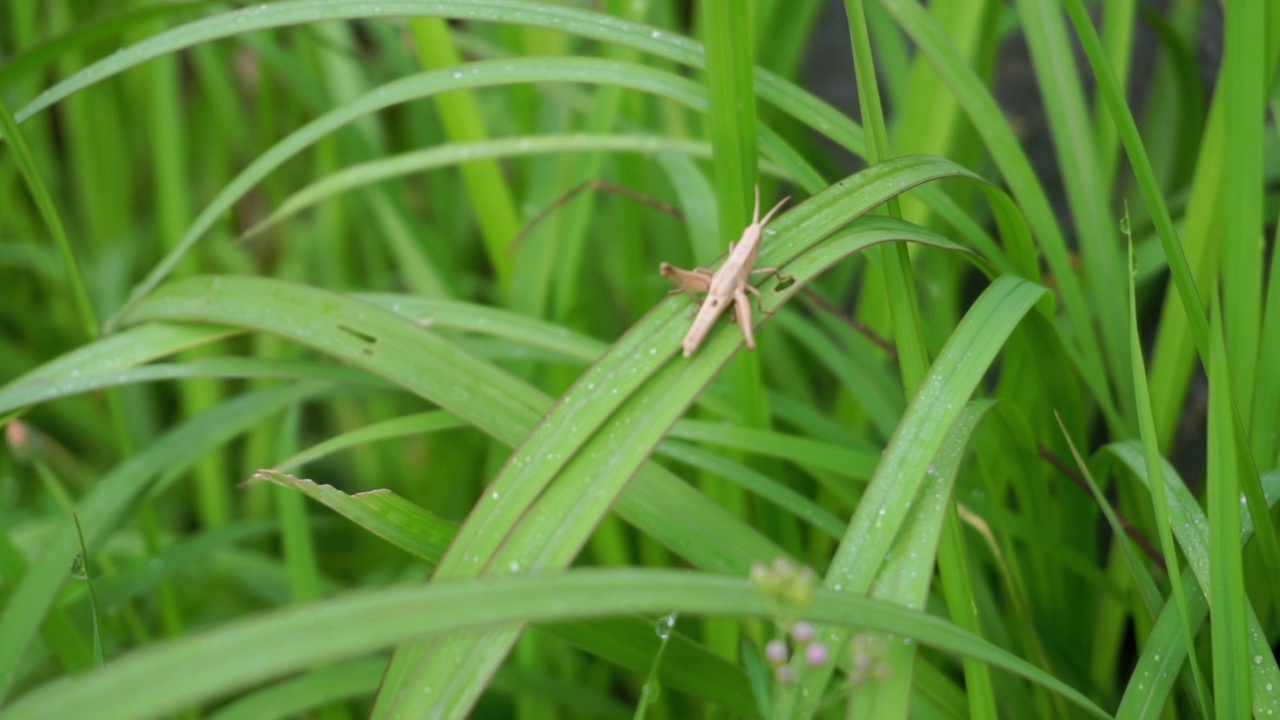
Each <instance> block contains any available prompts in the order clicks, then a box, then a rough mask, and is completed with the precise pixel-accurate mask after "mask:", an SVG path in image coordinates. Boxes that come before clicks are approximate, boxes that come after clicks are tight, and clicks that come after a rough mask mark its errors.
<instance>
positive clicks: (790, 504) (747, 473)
mask: <svg viewBox="0 0 1280 720" xmlns="http://www.w3.org/2000/svg"><path fill="white" fill-rule="evenodd" d="M658 454H659V455H661V456H663V457H668V458H671V459H673V460H678V461H680V462H682V463H684V464H686V465H689V466H691V467H695V468H697V469H699V470H701V471H703V472H706V473H711V474H713V475H717V476H719V477H722V478H724V479H725V480H728V481H729V482H731V483H734V484H735V485H737V486H739V487H741V488H743V489H744V490H746V491H747V492H749V493H751V494H753V495H755V496H757V497H759V498H762V499H764V500H768V501H769V502H771V503H773V504H774V505H777V506H778V507H780V508H782V509H784V510H786V511H787V512H788V513H790V514H792V515H794V516H795V517H796V518H798V519H800V520H803V521H805V522H807V523H809V524H810V525H812V526H813V527H814V528H816V529H817V530H820V531H822V532H823V533H825V534H827V535H829V536H831V537H833V538H838V537H840V535H841V533H843V532H844V522H843V521H842V520H840V519H839V518H838V517H836V516H835V515H834V514H832V513H831V512H830V511H828V510H827V509H826V508H824V507H822V506H821V505H819V504H818V503H815V502H813V501H812V500H810V499H809V498H807V497H805V496H804V495H802V494H800V493H798V492H796V491H795V490H792V489H791V488H789V487H787V486H786V485H783V484H782V483H781V482H779V481H777V480H775V479H773V478H770V477H767V476H765V475H764V474H763V473H759V472H756V471H755V470H752V469H751V468H749V467H747V466H745V465H742V464H740V463H737V462H734V461H733V460H730V459H728V458H726V457H724V456H722V455H718V454H716V453H713V452H710V451H707V450H703V449H702V448H700V447H697V446H696V445H692V444H688V443H683V442H679V441H676V440H671V439H670V436H669V437H668V439H667V440H666V441H664V442H663V443H662V445H661V446H659V448H658Z"/></svg>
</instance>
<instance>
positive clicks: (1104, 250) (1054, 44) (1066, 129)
mask: <svg viewBox="0 0 1280 720" xmlns="http://www.w3.org/2000/svg"><path fill="white" fill-rule="evenodd" d="M1018 11H1019V16H1020V18H1021V20H1022V30H1023V33H1024V34H1025V36H1026V38H1027V45H1028V47H1029V49H1030V50H1031V59H1032V63H1033V65H1034V67H1035V71H1036V74H1037V76H1038V79H1039V82H1038V83H1037V86H1038V88H1039V92H1040V97H1041V99H1042V100H1043V101H1044V104H1045V111H1046V112H1045V115H1046V118H1047V119H1048V122H1049V130H1050V135H1051V137H1052V139H1053V145H1054V149H1055V150H1056V151H1057V152H1056V156H1057V161H1058V162H1057V164H1058V167H1059V168H1060V172H1061V174H1062V180H1063V185H1064V186H1065V189H1066V196H1067V201H1068V204H1069V206H1070V208H1071V217H1072V221H1073V225H1074V226H1075V232H1076V237H1077V238H1078V241H1079V247H1080V256H1081V260H1082V264H1083V266H1084V267H1083V270H1084V273H1083V275H1084V277H1085V278H1086V279H1087V282H1088V285H1087V287H1086V288H1085V292H1086V293H1087V294H1088V296H1089V306H1090V308H1091V310H1092V314H1093V317H1095V318H1096V321H1095V322H1096V324H1097V326H1098V327H1099V328H1100V329H1101V333H1100V334H1101V339H1102V341H1103V348H1104V350H1105V352H1106V359H1107V361H1108V367H1109V369H1110V371H1111V378H1112V381H1113V382H1114V383H1115V386H1116V387H1118V388H1127V387H1130V386H1131V385H1132V382H1131V380H1130V378H1129V372H1130V368H1129V358H1128V355H1129V345H1128V341H1127V338H1126V332H1125V325H1124V319H1123V317H1121V316H1120V315H1119V314H1116V313H1108V312H1106V309H1107V308H1109V307H1112V306H1114V304H1115V303H1116V302H1118V301H1119V299H1120V298H1122V297H1123V296H1124V287H1125V275H1124V269H1125V266H1124V259H1123V255H1122V254H1121V252H1120V244H1119V243H1118V242H1117V238H1118V235H1117V232H1118V227H1117V224H1116V221H1115V216H1114V215H1113V213H1112V212H1111V206H1110V202H1109V201H1110V198H1109V197H1108V196H1107V195H1106V189H1107V188H1108V187H1110V185H1109V184H1108V183H1107V181H1106V178H1105V177H1104V176H1103V174H1102V163H1101V160H1100V158H1099V157H1098V148H1097V146H1096V140H1095V138H1094V135H1093V129H1092V127H1091V126H1090V123H1089V117H1088V113H1087V111H1088V107H1089V106H1088V103H1086V102H1085V97H1084V90H1083V88H1082V87H1081V83H1080V76H1079V74H1078V73H1077V72H1076V64H1075V62H1074V59H1073V48H1072V46H1071V43H1070V41H1069V38H1068V37H1067V30H1066V27H1065V22H1064V20H1063V17H1062V10H1061V8H1059V7H1058V5H1057V4H1056V3H1054V4H1049V3H1041V2H1035V0H1019V2H1018ZM1130 400H1131V398H1128V397H1124V396H1122V397H1121V398H1120V399H1119V402H1118V404H1119V405H1120V406H1121V407H1122V408H1125V410H1123V415H1124V417H1125V420H1126V429H1131V428H1132V426H1133V419H1132V412H1131V411H1130V410H1128V408H1129V407H1130V406H1129V402H1130Z"/></svg>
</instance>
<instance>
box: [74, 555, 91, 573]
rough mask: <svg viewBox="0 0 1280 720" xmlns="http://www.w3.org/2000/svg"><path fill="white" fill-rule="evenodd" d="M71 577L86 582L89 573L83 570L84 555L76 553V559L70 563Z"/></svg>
mask: <svg viewBox="0 0 1280 720" xmlns="http://www.w3.org/2000/svg"><path fill="white" fill-rule="evenodd" d="M71 577H73V578H75V579H77V580H88V579H89V573H88V572H86V571H85V568H84V554H83V553H76V557H75V559H74V560H72V561H71Z"/></svg>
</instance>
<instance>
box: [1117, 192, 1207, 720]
mask: <svg viewBox="0 0 1280 720" xmlns="http://www.w3.org/2000/svg"><path fill="white" fill-rule="evenodd" d="M1126 217H1127V215H1126ZM1129 263H1130V266H1131V267H1132V264H1133V243H1132V241H1130V243H1129ZM1135 285H1136V281H1135V279H1134V277H1133V274H1132V273H1131V274H1130V275H1129V360H1130V362H1131V363H1133V373H1132V377H1133V392H1134V407H1135V409H1136V411H1137V414H1138V435H1139V439H1140V441H1141V442H1142V451H1143V458H1144V460H1145V461H1146V468H1147V473H1148V474H1149V475H1150V480H1149V481H1148V483H1147V488H1148V489H1149V490H1150V496H1151V509H1152V516H1153V517H1154V518H1155V523H1156V534H1157V535H1158V536H1159V538H1160V552H1161V554H1162V555H1163V556H1164V560H1165V564H1166V566H1167V568H1168V575H1169V577H1170V578H1172V579H1173V582H1171V583H1170V585H1172V588H1171V589H1172V591H1173V600H1174V603H1175V606H1176V608H1177V610H1178V617H1179V618H1180V619H1181V621H1182V631H1183V634H1184V639H1183V642H1185V643H1186V646H1187V647H1193V646H1194V644H1195V633H1194V632H1192V629H1191V628H1192V625H1191V611H1190V610H1189V606H1188V604H1187V595H1186V593H1185V592H1183V587H1182V583H1181V582H1180V581H1179V579H1180V578H1181V577H1182V561H1181V560H1179V559H1178V547H1177V545H1176V544H1175V542H1176V541H1175V540H1174V539H1173V530H1172V529H1171V527H1170V524H1169V492H1168V490H1167V489H1166V482H1165V478H1164V473H1163V472H1161V466H1160V445H1159V438H1157V437H1156V420H1155V415H1154V414H1153V413H1152V410H1151V391H1150V389H1149V388H1148V387H1147V367H1146V362H1145V361H1144V360H1143V357H1142V336H1141V335H1140V334H1139V330H1138V299H1137V298H1138V296H1137V289H1136V287H1135ZM1117 537H1122V536H1121V535H1117ZM1126 543H1127V540H1126ZM1188 659H1189V660H1190V661H1191V674H1192V677H1193V678H1194V679H1195V685H1194V688H1195V700H1196V703H1197V705H1198V706H1199V708H1200V712H1201V714H1203V715H1204V716H1205V717H1208V716H1209V706H1208V697H1209V693H1208V685H1206V684H1205V679H1204V675H1203V673H1202V672H1201V670H1200V662H1199V660H1197V659H1196V656H1195V655H1189V656H1188Z"/></svg>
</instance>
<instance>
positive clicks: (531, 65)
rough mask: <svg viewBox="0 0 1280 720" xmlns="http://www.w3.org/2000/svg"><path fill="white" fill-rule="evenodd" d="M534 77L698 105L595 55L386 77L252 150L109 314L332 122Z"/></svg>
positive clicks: (809, 175)
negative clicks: (260, 150)
mask: <svg viewBox="0 0 1280 720" xmlns="http://www.w3.org/2000/svg"><path fill="white" fill-rule="evenodd" d="M534 82H580V83H594V84H604V85H611V86H620V87H628V88H632V89H635V90H640V91H643V92H648V93H652V94H654V95H658V96H660V97H666V98H668V99H671V100H673V101H675V102H678V103H681V104H683V105H686V106H688V107H691V108H693V109H695V110H700V111H705V109H706V99H705V96H704V95H703V93H702V90H701V88H700V87H699V86H698V85H697V84H696V83H694V82H692V81H690V80H687V79H685V78H682V77H679V76H678V75H674V74H672V73H668V72H663V71H660V70H655V69H653V68H648V67H645V66H643V65H636V64H632V63H619V62H612V61H607V60H599V59H595V58H516V59H509V60H484V61H480V62H475V63H470V64H468V65H465V66H459V67H457V68H453V69H450V70H438V71H432V72H425V73H420V74H418V75H412V76H409V77H406V78H400V79H398V80H393V81H391V82H389V83H386V84H384V85H382V86H381V87H378V88H375V89H373V90H370V91H369V92H367V93H365V94H364V95H361V96H360V97H358V98H356V99H355V100H352V101H351V102H349V103H346V104H344V105H341V106H339V107H337V108H334V109H333V110H330V111H329V112H327V113H325V114H324V115H322V116H320V117H318V118H316V119H315V120H312V121H311V122H309V123H307V124H306V125H304V126H303V127H301V128H299V129H297V130H295V131H293V132H292V133H290V134H289V136H288V137H286V138H284V139H283V140H280V141H279V142H277V143H276V144H275V145H273V146H272V147H271V148H269V149H268V150H267V151H265V152H263V153H262V154H260V155H259V156H258V157H257V158H255V159H254V161H253V162H252V163H250V164H249V166H248V167H246V168H245V169H244V170H242V171H241V172H240V173H239V174H238V175H237V176H236V177H235V178H234V179H233V180H232V181H231V182H230V183H228V184H227V185H226V186H225V187H224V188H223V189H222V190H221V191H220V192H219V193H218V195H217V196H216V197H215V198H214V199H213V200H212V201H211V202H210V203H209V204H208V205H207V206H206V207H205V209H204V210H202V211H201V212H200V215H199V216H198V217H197V218H196V219H195V220H194V221H193V222H192V224H191V227H189V228H188V229H187V231H186V233H184V234H183V236H182V238H181V239H179V240H178V241H177V242H176V243H175V244H174V247H173V249H172V250H171V251H170V252H169V253H168V254H167V255H166V256H165V257H164V259H162V260H161V261H160V263H159V264H157V265H156V266H155V267H154V268H153V269H152V270H151V272H150V273H148V274H147V277H145V278H144V279H143V280H142V282H140V283H139V284H138V285H137V286H136V287H135V288H134V289H133V291H132V292H131V293H130V296H129V300H128V301H127V302H126V303H125V307H124V308H123V309H122V310H121V311H120V312H119V313H117V315H116V318H118V317H119V316H120V315H123V314H126V313H128V311H129V309H130V308H132V307H133V306H134V305H136V304H137V303H138V302H139V301H140V300H141V299H142V298H143V297H145V296H146V295H147V293H149V292H151V291H152V290H154V289H155V287H156V286H157V285H159V284H160V282H162V281H163V280H164V278H166V277H168V276H169V275H170V274H171V273H172V272H173V271H174V270H175V269H176V267H177V265H178V263H179V262H180V261H181V259H182V258H183V256H185V254H186V253H187V252H188V251H190V249H191V248H192V247H193V246H194V245H195V243H196V242H197V241H198V240H199V239H200V238H201V237H203V236H204V234H205V233H207V232H208V231H209V229H210V228H212V227H213V225H214V223H216V222H217V220H218V219H219V218H221V217H222V216H223V215H224V214H225V213H226V212H227V211H228V210H230V209H231V208H232V206H234V204H235V203H236V202H237V201H239V200H240V199H241V198H242V197H243V196H244V195H245V194H246V193H248V192H249V190H250V189H251V188H252V187H253V186H254V185H256V184H257V183H258V182H259V181H260V180H262V179H263V178H265V177H266V176H267V175H268V174H269V173H271V172H272V171H274V170H275V169H276V168H278V167H279V166H280V165H282V164H283V163H284V162H285V161H286V160H288V159H290V158H292V157H294V156H295V155H297V154H298V153H299V152H301V151H302V150H303V149H305V148H307V147H309V146H310V145H312V144H314V143H316V142H317V141H319V140H320V139H322V138H324V137H325V136H327V135H329V134H330V133H332V132H333V131H335V130H337V129H338V128H341V127H343V126H345V125H347V124H349V123H351V122H353V121H355V120H356V119H358V118H360V117H363V116H365V115H367V114H369V113H372V112H375V111H377V110H381V109H383V108H387V107H391V106H393V105H396V104H400V103H404V102H408V101H409V100H413V99H418V98H423V97H428V96H432V95H437V94H439V93H443V92H448V91H451V90H460V89H468V88H478V87H487V86H494V85H509V84H515V83H534ZM761 144H762V145H763V147H764V149H765V151H766V153H767V154H769V155H770V156H771V157H773V158H774V159H775V160H777V161H779V162H780V163H783V164H784V167H785V168H786V171H787V172H788V174H790V175H792V176H793V177H796V178H797V179H799V180H800V181H802V182H805V183H807V184H809V185H813V186H821V185H823V184H824V183H823V181H822V179H821V178H820V177H816V174H815V172H814V171H813V170H812V169H811V168H808V167H807V163H805V161H804V160H803V158H801V157H800V156H799V155H797V154H796V153H795V152H794V151H791V150H789V149H788V148H787V147H786V143H785V142H784V141H782V140H781V139H780V138H778V137H777V135H776V134H771V133H765V132H763V129H762V137H761ZM797 163H798V164H797ZM114 323H115V318H113V320H111V321H109V322H108V325H109V326H112V325H114Z"/></svg>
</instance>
